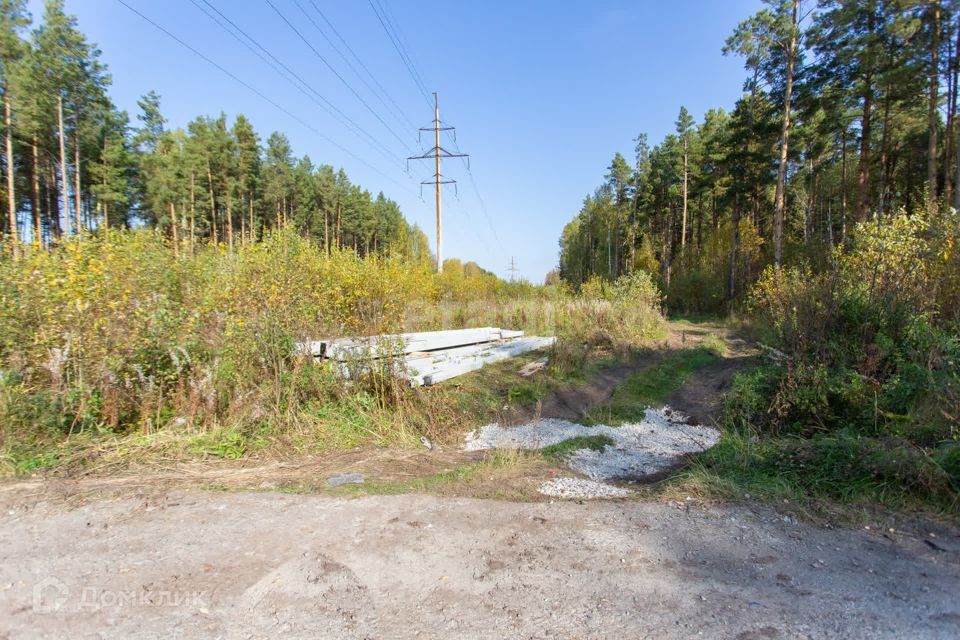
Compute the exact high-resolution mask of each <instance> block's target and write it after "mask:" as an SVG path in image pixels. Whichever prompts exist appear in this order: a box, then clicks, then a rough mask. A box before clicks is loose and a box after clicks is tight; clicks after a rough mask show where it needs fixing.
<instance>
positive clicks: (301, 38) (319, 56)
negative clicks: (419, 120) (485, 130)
mask: <svg viewBox="0 0 960 640" xmlns="http://www.w3.org/2000/svg"><path fill="white" fill-rule="evenodd" d="M264 2H266V3H267V4H268V5H270V8H271V9H273V10H274V12H276V14H277V15H278V16H280V19H281V20H283V21H284V22H285V23H286V25H287V26H288V27H290V29H291V30H292V31H293V32H294V33H295V34H297V37H298V38H300V40H302V41H303V43H304V44H306V45H307V47H309V49H310V50H311V51H312V52H313V53H314V55H315V56H317V58H319V59H320V61H321V62H323V64H324V65H325V66H326V67H327V69H329V70H330V72H331V73H332V74H333V75H335V76H336V77H337V79H338V80H340V82H341V83H343V85H344V86H345V87H346V88H347V89H349V90H350V93H352V94H353V95H354V97H356V99H357V100H359V101H360V103H361V104H363V106H364V107H366V108H367V111H369V112H370V113H372V114H373V117H375V118H376V119H377V120H378V121H380V124H382V125H383V126H384V127H385V128H386V129H387V131H389V132H390V134H391V135H392V136H393V137H395V138H396V139H397V140H398V141H399V142H400V144H401V146H403V147H404V148H406V147H407V143H406V142H404V140H403V138H401V137H400V136H399V135H397V133H396V131H394V130H393V128H392V127H391V126H390V125H389V124H387V122H386V121H385V120H384V119H383V118H382V117H380V114H379V113H377V112H376V111H375V110H374V108H373V107H371V106H370V104H369V103H368V102H367V101H366V100H364V98H363V96H361V95H360V94H359V93H357V91H356V89H354V88H353V86H351V84H350V83H349V82H347V81H346V80H345V79H344V77H343V76H342V75H340V73H339V72H338V71H337V70H336V69H334V68H333V65H331V64H330V63H329V62H327V59H326V58H324V57H323V55H322V54H321V53H320V52H319V51H317V48H316V47H314V46H313V45H312V44H310V41H309V40H307V38H306V37H304V35H303V34H302V33H300V31H299V30H298V29H297V28H296V27H295V26H293V23H292V22H290V20H289V19H287V17H286V16H285V15H283V12H281V11H280V9H278V8H277V6H276V5H275V4H273V2H272V1H271V0H264ZM297 6H299V5H297Z"/></svg>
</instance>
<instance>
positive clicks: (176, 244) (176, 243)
mask: <svg viewBox="0 0 960 640" xmlns="http://www.w3.org/2000/svg"><path fill="white" fill-rule="evenodd" d="M170 230H171V233H172V235H173V257H175V258H176V257H179V255H180V236H179V234H178V233H177V207H176V205H174V204H173V200H171V201H170Z"/></svg>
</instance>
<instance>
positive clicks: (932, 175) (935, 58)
mask: <svg viewBox="0 0 960 640" xmlns="http://www.w3.org/2000/svg"><path fill="white" fill-rule="evenodd" d="M939 92H940V0H933V2H932V4H931V7H930V95H929V99H928V100H927V132H928V136H927V138H928V143H927V210H928V211H930V213H936V211H937V128H938V127H939V126H940V114H939V113H938V104H937V103H938V101H939Z"/></svg>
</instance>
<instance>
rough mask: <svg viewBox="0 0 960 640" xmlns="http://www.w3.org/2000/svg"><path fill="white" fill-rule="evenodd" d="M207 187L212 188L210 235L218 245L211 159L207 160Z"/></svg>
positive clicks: (215, 200)
mask: <svg viewBox="0 0 960 640" xmlns="http://www.w3.org/2000/svg"><path fill="white" fill-rule="evenodd" d="M207 186H208V187H209V188H210V234H211V238H212V240H213V244H217V199H216V197H215V196H214V195H213V173H212V172H211V171H210V158H207Z"/></svg>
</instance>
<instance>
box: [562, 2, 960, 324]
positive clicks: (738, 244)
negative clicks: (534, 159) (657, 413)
mask: <svg viewBox="0 0 960 640" xmlns="http://www.w3.org/2000/svg"><path fill="white" fill-rule="evenodd" d="M765 5H766V6H765V7H764V8H763V9H762V10H761V11H759V12H758V13H756V14H755V15H753V16H751V17H749V18H748V19H747V20H745V21H743V22H741V23H740V24H739V25H738V27H737V28H736V29H735V30H734V33H733V34H732V35H731V36H730V37H729V38H728V39H727V41H726V43H725V45H724V47H723V52H724V54H728V55H737V56H740V57H742V58H743V60H744V67H745V70H746V72H747V74H746V79H745V81H744V90H743V94H742V96H741V98H740V99H739V100H737V102H736V104H735V105H734V107H733V109H732V111H729V112H728V111H726V110H724V109H720V108H717V109H711V110H710V111H708V112H707V113H706V114H705V115H704V118H703V120H702V122H699V123H697V122H695V121H694V119H693V117H692V116H691V115H690V113H689V112H688V111H687V109H685V108H683V107H681V109H680V112H679V115H678V117H677V121H676V123H675V132H674V133H671V134H670V135H667V136H666V137H665V138H664V139H663V140H662V141H661V142H660V144H657V145H655V146H653V147H651V146H650V144H649V142H648V139H647V136H646V135H644V134H641V135H640V136H638V138H637V139H636V140H635V143H636V146H635V155H634V158H633V159H632V162H631V161H628V160H627V159H626V158H624V157H623V156H622V155H621V154H620V153H617V154H616V155H615V156H614V158H613V161H612V162H611V164H610V166H609V169H608V172H607V175H606V177H605V180H604V182H603V183H602V184H601V185H600V186H599V187H598V188H597V189H596V190H595V192H594V193H592V194H590V195H589V196H588V197H587V198H586V199H585V200H584V203H583V206H582V207H581V210H580V212H579V214H578V215H577V216H576V217H575V218H574V220H573V221H571V222H570V223H569V224H568V225H567V226H566V227H565V228H564V231H563V234H562V236H561V239H560V274H561V277H563V278H564V279H565V280H567V281H569V282H571V283H573V284H574V285H579V284H581V283H583V282H585V281H586V280H587V279H589V278H590V277H591V276H598V277H601V278H608V279H615V278H616V277H618V276H619V275H621V274H623V273H627V272H630V271H633V270H636V269H644V270H648V271H651V272H653V273H657V274H659V277H660V280H661V283H662V285H663V286H664V288H665V290H666V291H667V295H668V300H671V301H672V302H673V303H674V304H676V305H677V306H681V307H689V308H690V309H691V310H720V309H722V308H723V307H724V306H726V305H727V304H729V302H730V301H731V300H734V299H736V298H737V297H738V296H739V295H740V294H741V293H742V292H743V291H744V289H745V288H746V286H747V285H748V284H749V283H750V282H752V280H753V279H754V278H755V277H756V276H757V275H758V274H759V273H760V271H761V270H762V269H763V267H764V266H765V265H766V264H769V263H773V264H776V265H778V266H779V265H782V264H784V263H785V262H791V263H796V262H798V261H806V262H808V263H810V264H812V265H813V266H817V267H822V268H829V267H830V266H831V263H832V256H833V250H834V248H835V247H837V246H841V245H844V244H845V243H846V242H847V241H848V238H849V234H850V231H851V229H852V228H853V225H854V224H856V223H858V222H861V221H865V220H867V219H869V218H872V217H884V216H889V215H890V214H891V213H894V212H897V211H900V210H907V211H912V210H916V209H917V208H918V207H923V208H925V209H926V210H928V211H930V212H932V213H936V212H937V210H938V209H939V210H943V209H945V208H947V207H954V208H960V144H958V140H957V138H958V135H960V131H958V125H957V121H956V120H957V118H956V116H957V94H958V71H960V3H957V2H955V1H953V0H950V1H944V0H819V1H818V2H814V1H813V0H807V1H802V0H765Z"/></svg>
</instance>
